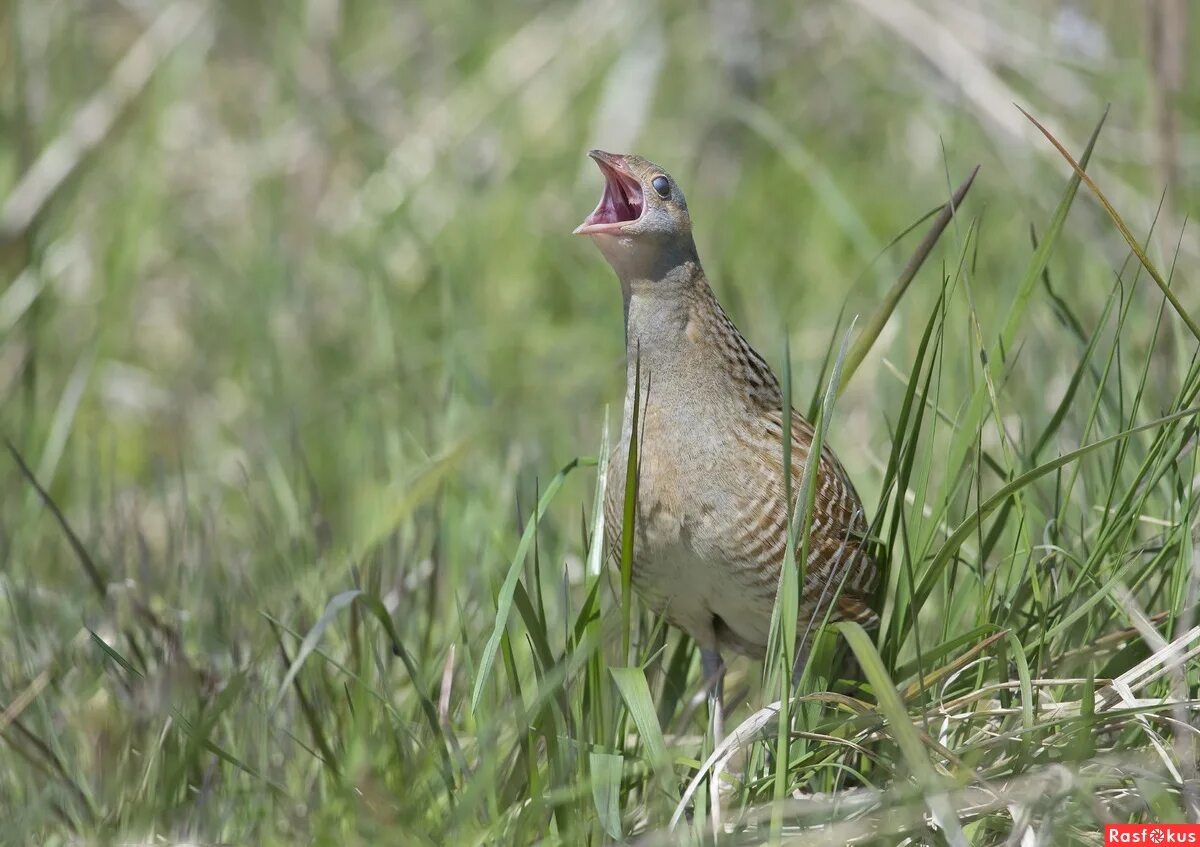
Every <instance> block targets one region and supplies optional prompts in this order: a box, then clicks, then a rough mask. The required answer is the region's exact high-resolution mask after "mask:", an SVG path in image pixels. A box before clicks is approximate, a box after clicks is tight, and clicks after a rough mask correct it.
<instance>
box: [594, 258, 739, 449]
mask: <svg viewBox="0 0 1200 847" xmlns="http://www.w3.org/2000/svg"><path fill="white" fill-rule="evenodd" d="M621 259H623V260H624V261H621V260H618V261H613V257H609V261H610V263H611V264H612V266H613V268H614V270H616V271H617V276H618V277H619V279H620V281H621V294H622V296H623V299H624V303H625V351H626V361H627V365H626V367H627V371H626V380H625V426H624V427H623V429H625V430H628V428H629V424H630V415H631V412H632V409H633V401H634V396H635V395H634V392H635V391H636V390H637V387H638V386H640V389H641V390H640V393H641V409H642V414H643V415H644V414H646V413H647V412H648V411H649V413H650V414H652V415H653V414H655V410H660V411H661V410H664V409H674V410H682V409H685V408H688V407H689V406H690V402H688V401H689V398H690V399H695V398H697V397H699V396H700V394H701V393H702V390H701V386H702V385H703V383H704V382H705V381H707V380H708V379H709V378H710V375H708V374H706V373H705V372H704V371H705V368H706V363H707V361H708V357H706V356H703V355H699V354H700V350H699V349H698V344H703V343H705V341H706V333H704V332H701V331H699V330H701V328H702V325H703V324H707V323H708V313H709V312H710V311H711V310H714V309H716V308H717V307H716V301H715V299H714V297H713V294H712V289H711V288H710V287H709V284H708V279H707V278H706V277H705V274H704V269H703V268H702V267H701V266H700V259H699V257H698V256H697V254H696V248H695V246H694V245H693V244H692V242H691V239H690V238H688V239H687V243H686V244H683V245H679V246H678V247H676V248H675V249H671V250H662V249H659V250H656V251H654V254H653V255H652V256H646V257H637V256H630V255H628V254H626V255H624V256H622V257H621ZM627 435H628V433H627V432H626V436H627Z"/></svg>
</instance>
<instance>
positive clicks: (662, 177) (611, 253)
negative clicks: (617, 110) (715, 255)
mask: <svg viewBox="0 0 1200 847" xmlns="http://www.w3.org/2000/svg"><path fill="white" fill-rule="evenodd" d="M588 155H589V156H591V157H592V159H594V160H595V162H596V164H597V165H599V167H600V172H601V173H602V174H603V175H604V193H603V194H601V195H600V202H599V203H598V204H597V205H596V208H595V210H594V211H593V212H592V213H591V214H590V215H588V216H587V218H586V219H585V220H584V222H583V223H581V224H580V225H579V226H578V227H576V229H575V234H576V235H587V236H591V238H592V240H593V241H595V242H596V246H597V247H599V248H600V252H602V253H603V254H604V257H605V258H606V259H608V262H609V264H610V265H612V266H613V269H614V270H616V272H617V274H618V275H619V276H621V277H622V278H626V277H628V276H631V275H632V276H644V275H650V276H653V274H654V273H655V272H656V270H657V269H661V270H669V268H670V267H671V266H673V265H674V264H676V263H678V262H679V261H681V260H683V259H686V258H691V257H693V256H694V254H695V246H694V243H693V241H692V219H691V217H689V215H688V208H687V201H685V200H684V199H683V192H682V191H680V190H679V186H678V185H676V183H675V180H674V179H672V178H671V175H670V174H668V173H667V172H666V171H665V170H663V169H662V168H660V167H659V166H658V165H656V164H654V163H653V162H650V161H647V160H646V159H643V158H642V157H641V156H633V155H625V154H621V153H605V152H604V151H603V150H592V151H590V152H589V153H588ZM664 265H666V267H663V266H664Z"/></svg>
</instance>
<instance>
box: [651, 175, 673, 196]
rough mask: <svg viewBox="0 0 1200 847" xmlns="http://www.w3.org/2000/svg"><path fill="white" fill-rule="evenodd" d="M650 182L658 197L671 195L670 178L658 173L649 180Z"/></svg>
mask: <svg viewBox="0 0 1200 847" xmlns="http://www.w3.org/2000/svg"><path fill="white" fill-rule="evenodd" d="M650 184H651V185H653V186H654V190H655V191H657V192H658V196H659V197H670V196H671V180H669V179H667V178H666V177H665V176H662V175H661V174H659V175H658V176H656V177H655V178H654V179H652V180H650Z"/></svg>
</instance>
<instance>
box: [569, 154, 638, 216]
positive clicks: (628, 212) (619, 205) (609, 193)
mask: <svg viewBox="0 0 1200 847" xmlns="http://www.w3.org/2000/svg"><path fill="white" fill-rule="evenodd" d="M599 165H600V170H601V172H602V173H603V174H604V194H603V196H601V197H600V204H599V205H598V206H596V209H595V211H593V212H592V213H591V214H590V215H588V216H587V220H585V221H584V222H583V225H584V226H591V225H593V224H618V223H624V222H626V221H636V220H637V219H638V218H639V217H641V214H642V187H641V185H639V184H638V182H637V180H635V179H633V178H632V177H630V176H626V175H625V174H623V173H621V172H620V171H618V170H616V169H615V168H612V167H610V166H609V165H607V164H606V163H604V162H599Z"/></svg>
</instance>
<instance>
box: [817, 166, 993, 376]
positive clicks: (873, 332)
mask: <svg viewBox="0 0 1200 847" xmlns="http://www.w3.org/2000/svg"><path fill="white" fill-rule="evenodd" d="M977 173H979V165H976V166H975V167H974V168H973V169H972V170H971V173H970V175H968V176H967V178H966V179H965V180H964V181H963V183H962V185H960V186H959V187H958V188H957V189H956V190H955V192H954V194H953V195H952V197H951V200H950V202H949V203H947V204H946V205H945V206H943V207H942V210H941V212H939V213H938V215H937V217H936V218H934V219H933V222H932V223H931V224H930V225H929V230H928V232H926V233H925V237H924V238H923V239H921V243H920V244H918V245H917V249H916V251H915V252H914V253H913V255H912V257H911V258H910V259H909V260H908V264H906V265H905V266H904V270H903V271H901V272H900V276H899V278H898V279H897V280H896V282H895V284H894V285H893V286H892V288H891V290H890V291H888V293H887V294H886V295H885V296H884V298H883V302H882V303H880V304H879V308H877V309H876V310H875V312H874V313H873V314H872V315H871V317H870V318H869V319H868V320H867V322H866V323H865V324H864V325H863V329H862V332H861V333H859V336H858V338H856V339H855V340H854V346H853V347H851V348H850V352H849V353H847V354H846V362H845V364H844V365H843V366H842V378H841V382H839V383H838V393H839V394H840V393H841V392H842V391H845V389H846V386H847V384H849V382H850V378H851V377H853V376H854V373H855V371H857V370H858V366H859V365H861V364H862V362H863V359H865V358H866V357H867V353H869V352H871V348H872V347H873V346H875V342H876V341H877V340H878V339H879V334H880V333H881V332H883V328H884V326H886V325H887V322H888V320H889V319H890V318H891V317H892V313H893V312H895V311H896V307H897V306H899V305H900V300H901V299H902V298H903V297H904V293H905V292H906V291H908V286H909V285H910V284H911V283H912V281H913V278H914V277H916V275H917V271H919V270H920V269H921V266H922V265H923V264H925V259H927V258H928V257H929V254H930V253H931V252H932V251H933V247H934V245H935V244H937V242H938V239H939V238H941V235H942V232H943V231H945V229H946V227H947V226H948V225H949V223H950V221H951V219H952V218H953V217H954V215H955V214H956V213H957V212H958V209H959V208H960V207H961V206H962V203H963V200H965V199H966V196H967V192H968V191H970V190H971V185H972V183H974V182H975V175H976V174H977Z"/></svg>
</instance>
